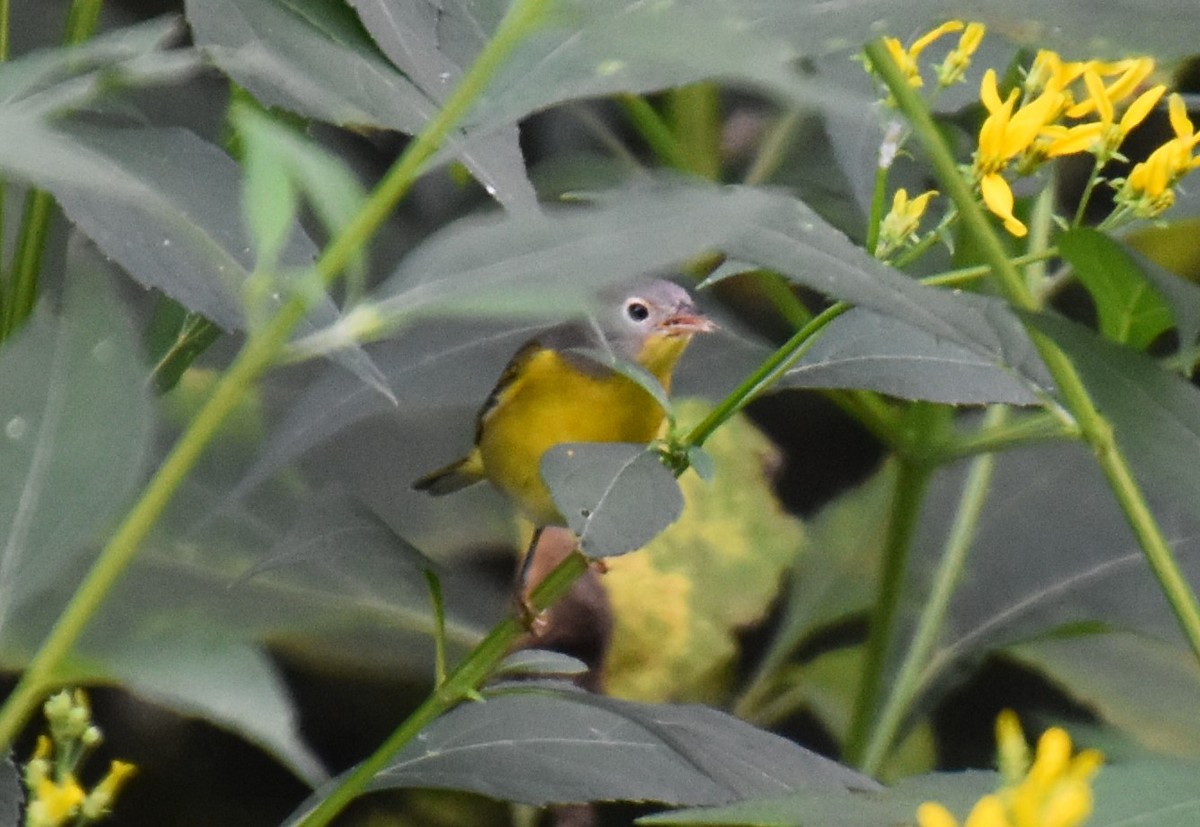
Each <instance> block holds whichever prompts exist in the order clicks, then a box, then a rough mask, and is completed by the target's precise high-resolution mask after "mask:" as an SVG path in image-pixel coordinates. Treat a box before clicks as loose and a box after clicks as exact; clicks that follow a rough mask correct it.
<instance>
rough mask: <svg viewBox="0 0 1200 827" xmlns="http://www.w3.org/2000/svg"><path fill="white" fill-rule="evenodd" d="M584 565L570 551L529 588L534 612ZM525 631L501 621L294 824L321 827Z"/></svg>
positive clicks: (465, 694) (468, 693) (513, 621)
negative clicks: (388, 734)
mask: <svg viewBox="0 0 1200 827" xmlns="http://www.w3.org/2000/svg"><path fill="white" fill-rule="evenodd" d="M587 568H588V560H587V558H585V557H584V556H583V555H582V554H580V553H579V552H572V553H571V554H570V555H569V556H567V558H566V559H564V560H563V561H562V562H561V563H559V564H558V565H557V566H556V567H555V568H554V570H553V571H551V572H550V574H548V575H547V576H546V579H545V580H543V581H542V582H541V583H539V584H538V586H537V588H535V589H534V590H533V593H532V594H531V595H530V597H529V602H530V605H531V606H532V608H533V609H534V611H541V610H543V609H546V608H547V607H549V606H550V605H552V604H553V603H554V602H555V601H556V600H558V598H559V597H561V596H562V595H564V594H566V592H567V590H568V589H569V588H570V587H571V584H573V583H574V582H575V581H576V580H577V579H578V578H579V577H580V576H581V575H582V574H583V573H584V572H585V571H587ZM526 632H527V629H526V628H525V626H524V625H523V624H522V623H521V622H520V620H518V619H517V618H516V617H510V618H507V619H505V620H503V621H501V622H500V624H499V625H497V626H496V627H495V628H494V629H492V631H491V632H490V633H489V634H488V636H487V637H485V638H484V639H483V640H482V641H480V643H479V645H478V646H476V647H475V648H474V649H473V650H472V651H471V654H470V655H468V656H467V658H466V660H464V661H463V662H462V664H460V665H459V667H458V668H457V669H455V670H454V672H453V673H451V675H450V676H449V677H448V678H447V679H446V681H445V682H444V683H443V684H442V685H441V686H440V687H439V688H438V689H437V690H436V691H434V692H433V694H431V695H430V696H429V697H428V698H426V699H425V701H424V702H423V703H422V704H421V705H420V706H419V707H417V709H416V711H414V712H413V713H412V715H410V716H409V717H408V718H407V719H406V720H405V721H404V723H402V724H401V725H400V726H399V727H398V728H397V729H396V730H395V731H394V732H393V733H392V734H391V735H390V736H388V738H387V740H385V741H384V742H383V743H382V744H380V745H379V748H378V749H376V750H375V752H373V753H371V755H370V756H369V757H368V758H367V759H366V760H365V761H363V762H362V763H361V764H359V765H358V766H356V767H355V768H354V769H353V770H352V771H351V772H350V773H349V774H348V775H347V776H345V777H344V778H343V779H342V780H341V781H340V782H339V783H338V785H337V787H336V788H334V789H333V790H332V791H331V792H330V793H329V795H327V796H326V797H325V798H324V799H322V800H321V802H320V803H319V804H318V805H317V806H316V807H315V808H314V809H313V810H312V811H310V812H309V813H306V814H305V815H304V816H302V818H301V820H300V822H299V823H300V824H302V825H304V827H322V825H325V824H328V823H329V822H330V821H331V820H332V819H333V818H334V817H335V816H336V815H337V814H338V813H340V812H341V811H342V810H343V809H344V808H345V807H346V805H347V804H349V803H350V802H351V801H352V800H353V799H354V798H356V797H357V796H358V795H360V794H361V793H362V792H363V791H364V790H365V789H366V788H367V785H368V784H370V783H371V780H372V779H374V778H375V776H376V775H378V774H379V773H380V772H381V771H382V770H384V769H385V768H386V767H387V765H388V763H389V762H390V761H391V760H392V759H393V758H394V757H395V755H396V753H398V752H399V751H400V750H401V749H403V748H404V746H405V745H406V744H408V743H409V742H410V741H411V740H412V739H413V738H414V737H416V735H417V733H418V732H420V731H421V730H422V729H424V728H425V727H426V726H428V725H429V723H430V722H431V721H433V720H434V719H436V718H438V717H439V716H441V715H443V714H445V713H446V712H448V711H449V710H450V709H452V708H453V707H455V706H456V705H458V704H459V703H461V702H462V701H463V700H465V699H467V698H469V697H472V696H474V694H475V693H476V692H477V691H478V690H479V688H480V687H481V686H483V683H484V681H486V680H487V679H488V677H489V676H490V675H491V674H492V672H494V671H495V669H496V666H497V665H498V664H499V663H500V661H501V660H503V659H504V656H505V655H507V654H508V652H509V650H510V649H511V648H512V646H513V644H514V643H516V641H517V639H518V638H520V637H521V636H522V635H524V634H526Z"/></svg>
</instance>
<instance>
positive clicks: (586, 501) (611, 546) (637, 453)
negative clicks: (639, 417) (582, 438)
mask: <svg viewBox="0 0 1200 827" xmlns="http://www.w3.org/2000/svg"><path fill="white" fill-rule="evenodd" d="M541 472H542V479H544V480H545V481H546V486H547V487H548V488H549V489H550V494H551V496H552V497H553V498H554V504H555V505H556V506H558V510H559V512H560V513H561V514H562V515H563V516H564V517H566V520H567V525H568V526H569V527H570V529H571V531H573V532H574V533H575V536H576V537H578V538H579V550H580V551H582V552H583V553H584V554H586V555H587V556H589V557H613V556H616V555H619V554H627V553H628V552H631V551H636V550H638V549H640V548H642V547H643V546H645V545H646V544H647V543H648V542H650V541H651V540H653V539H654V538H655V537H657V536H658V535H659V534H660V533H661V532H662V530H663V529H665V528H666V527H667V526H669V525H670V524H671V523H673V522H675V520H677V519H678V518H679V514H680V512H681V511H682V510H683V494H682V493H680V491H679V483H678V482H677V481H676V480H675V475H674V474H672V473H671V470H670V469H669V468H667V467H666V466H665V465H663V463H662V460H661V459H660V457H659V455H658V452H657V451H655V450H653V449H647V448H646V446H645V445H640V444H636V443H627V442H615V443H613V442H603V443H601V442H571V443H564V444H561V445H555V446H554V447H553V448H551V449H550V450H548V451H547V452H546V453H545V454H543V455H542V461H541Z"/></svg>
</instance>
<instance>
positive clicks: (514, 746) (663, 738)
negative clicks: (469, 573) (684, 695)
mask: <svg viewBox="0 0 1200 827" xmlns="http://www.w3.org/2000/svg"><path fill="white" fill-rule="evenodd" d="M481 766H486V767H488V770H487V771H486V772H480V767H481ZM372 786H373V787H374V788H376V789H383V788H391V787H450V788H456V789H467V790H473V791H475V792H480V793H483V794H485V795H490V796H494V797H497V798H504V799H509V800H514V801H523V802H526V803H530V804H546V803H551V802H577V801H596V800H607V801H611V800H633V801H662V802H666V803H674V804H687V803H692V804H699V803H713V804H715V803H722V802H727V801H733V800H737V799H740V798H746V797H750V796H761V795H777V794H784V793H787V792H794V791H797V790H826V789H834V790H846V789H868V790H869V789H875V788H876V787H877V785H876V784H875V783H874V782H873V781H871V779H869V778H867V777H865V776H863V775H860V774H858V773H856V772H854V771H853V770H850V769H847V768H846V767H842V766H840V765H838V764H835V763H834V762H833V761H830V760H829V759H827V758H823V757H821V756H819V755H817V754H816V753H813V752H809V751H808V750H805V749H803V748H801V747H798V746H796V745H795V744H793V743H792V742H790V741H787V740H785V739H783V738H780V737H779V736H777V735H772V734H770V733H767V732H763V731H762V730H757V729H755V728H753V727H751V726H749V725H748V724H745V723H743V722H741V721H739V720H737V719H736V718H733V717H731V716H729V715H726V714H724V713H722V712H718V711H717V710H714V709H709V708H707V707H702V706H671V705H658V706H656V705H645V704H635V703H631V702H628V701H617V700H613V699H611V698H606V697H604V696H601V695H591V694H588V693H585V692H582V691H578V690H575V689H573V688H563V687H561V686H559V687H554V686H551V685H547V686H542V687H527V688H521V687H516V686H514V687H510V688H507V689H502V690H496V691H493V692H491V693H489V694H488V696H487V701H486V703H465V704H462V705H460V706H458V707H456V708H455V709H453V710H451V711H450V712H449V713H447V714H446V715H444V716H443V717H442V718H440V719H438V720H437V721H435V722H434V723H433V724H431V725H430V726H428V727H426V729H425V730H424V731H423V732H422V733H421V737H420V738H419V740H417V741H414V742H413V743H412V744H411V745H410V746H409V747H407V748H406V749H404V750H403V751H401V753H400V754H399V755H397V756H396V758H395V759H394V760H393V761H392V762H391V763H390V765H389V766H388V767H387V768H385V769H384V770H382V771H381V772H380V773H379V775H377V776H376V778H375V781H374V783H373V785H372Z"/></svg>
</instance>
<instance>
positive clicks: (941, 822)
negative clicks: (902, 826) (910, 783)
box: [917, 801, 958, 827]
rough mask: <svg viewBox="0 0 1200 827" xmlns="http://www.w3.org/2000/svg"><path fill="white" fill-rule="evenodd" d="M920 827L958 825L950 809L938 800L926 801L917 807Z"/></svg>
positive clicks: (956, 826) (951, 826)
mask: <svg viewBox="0 0 1200 827" xmlns="http://www.w3.org/2000/svg"><path fill="white" fill-rule="evenodd" d="M917 825H918V827H958V822H957V821H956V820H955V818H954V816H952V815H950V811H949V810H947V809H946V808H945V807H943V806H942V805H941V804H939V803H937V802H936V801H926V802H925V803H924V804H922V805H921V806H920V807H917Z"/></svg>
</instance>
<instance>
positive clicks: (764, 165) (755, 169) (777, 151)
mask: <svg viewBox="0 0 1200 827" xmlns="http://www.w3.org/2000/svg"><path fill="white" fill-rule="evenodd" d="M804 112H805V110H804V109H802V108H801V107H798V106H797V107H795V108H794V109H792V110H791V111H789V112H788V113H787V114H786V115H784V116H783V117H782V118H779V119H777V120H776V121H775V124H774V125H773V126H772V127H771V128H770V129H769V130H768V131H767V134H766V136H765V137H764V138H763V140H762V141H761V142H760V143H759V145H758V152H757V153H755V156H754V160H753V161H752V162H751V164H750V169H748V170H747V171H746V176H745V178H743V179H742V183H744V184H746V185H747V186H751V187H755V186H758V185H759V184H764V183H766V181H767V179H769V178H770V177H771V176H772V175H774V174H775V170H777V169H778V168H779V165H780V164H781V163H783V158H784V155H785V154H786V153H787V148H788V145H789V144H790V143H791V142H792V135H793V134H794V133H795V131H796V127H798V126H799V125H800V122H801V121H802V120H803V118H804Z"/></svg>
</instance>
